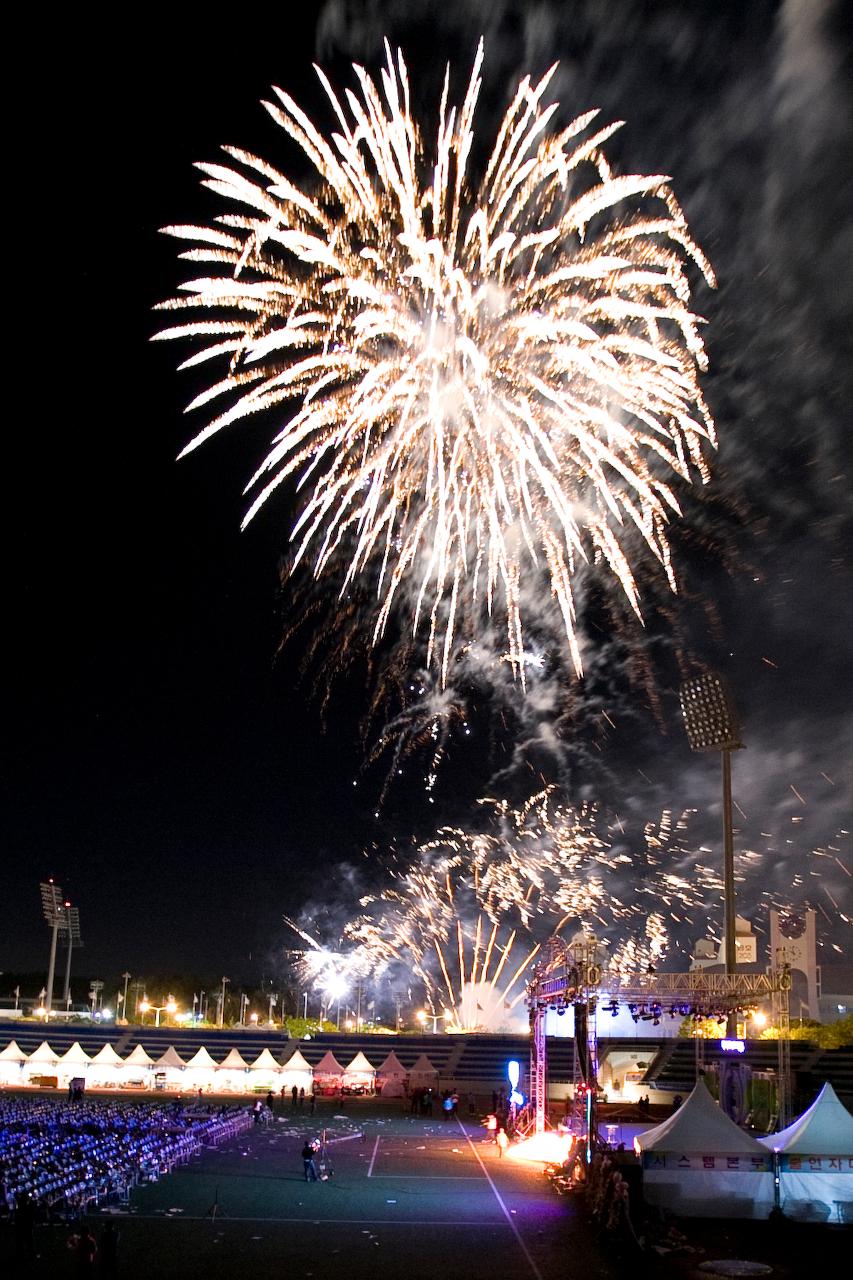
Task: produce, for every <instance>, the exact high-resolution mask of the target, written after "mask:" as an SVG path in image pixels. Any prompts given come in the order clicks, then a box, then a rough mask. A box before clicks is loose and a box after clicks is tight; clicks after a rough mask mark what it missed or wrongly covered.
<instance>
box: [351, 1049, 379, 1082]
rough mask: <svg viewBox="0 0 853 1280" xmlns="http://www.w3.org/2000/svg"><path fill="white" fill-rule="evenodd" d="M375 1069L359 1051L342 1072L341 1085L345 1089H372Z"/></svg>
mask: <svg viewBox="0 0 853 1280" xmlns="http://www.w3.org/2000/svg"><path fill="white" fill-rule="evenodd" d="M375 1080H376V1069H375V1068H374V1067H372V1066H371V1065H370V1062H369V1061H368V1060H367V1058H366V1057H365V1056H364V1054H363V1053H362V1051H361V1050H360V1049H359V1051H358V1053H357V1054H356V1055H355V1057H354V1058H353V1060H352V1062H351V1063H350V1064H349V1066H348V1067H346V1068H345V1070H344V1077H343V1083H344V1086H345V1087H346V1088H347V1089H373V1085H374V1081H375Z"/></svg>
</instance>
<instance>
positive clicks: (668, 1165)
mask: <svg viewBox="0 0 853 1280" xmlns="http://www.w3.org/2000/svg"><path fill="white" fill-rule="evenodd" d="M772 1167H773V1162H772V1157H771V1156H770V1155H769V1154H768V1155H766V1156H747V1155H736V1156H721V1155H719V1153H716V1152H715V1153H714V1155H709V1156H702V1155H683V1154H681V1155H680V1154H679V1153H678V1152H672V1151H644V1152H643V1168H644V1169H647V1170H649V1171H650V1172H654V1170H656V1169H667V1170H671V1169H680V1170H682V1171H687V1170H696V1171H698V1172H700V1173H708V1172H709V1171H713V1172H715V1173H769V1172H770V1170H771V1168H772Z"/></svg>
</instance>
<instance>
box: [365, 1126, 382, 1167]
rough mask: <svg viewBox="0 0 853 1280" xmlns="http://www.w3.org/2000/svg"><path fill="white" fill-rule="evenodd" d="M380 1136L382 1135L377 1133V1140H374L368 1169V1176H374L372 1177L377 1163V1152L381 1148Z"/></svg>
mask: <svg viewBox="0 0 853 1280" xmlns="http://www.w3.org/2000/svg"><path fill="white" fill-rule="evenodd" d="M380 1137H381V1135H380V1134H378V1133H377V1135H376V1141H375V1142H374V1144H373V1155H372V1156H371V1157H370V1166H369V1168H368V1170H367V1176H368V1178H372V1177H373V1166H374V1165H375V1164H376V1153H377V1151H378V1150H379V1142H380Z"/></svg>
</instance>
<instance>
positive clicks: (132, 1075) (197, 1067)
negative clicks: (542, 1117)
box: [0, 1040, 436, 1097]
mask: <svg viewBox="0 0 853 1280" xmlns="http://www.w3.org/2000/svg"><path fill="white" fill-rule="evenodd" d="M40 1077H41V1078H44V1077H47V1078H51V1077H56V1079H57V1082H58V1084H59V1086H60V1087H61V1088H64V1087H66V1086H67V1085H68V1084H69V1082H70V1081H71V1080H75V1079H82V1080H84V1081H85V1082H86V1084H87V1085H90V1086H93V1087H95V1088H98V1087H101V1088H121V1087H122V1086H125V1087H127V1088H139V1087H143V1088H151V1087H153V1086H154V1085H155V1083H156V1084H158V1085H160V1086H161V1087H165V1088H167V1089H173V1088H174V1089H211V1090H216V1091H217V1092H227V1093H254V1092H257V1091H258V1090H260V1089H272V1090H273V1091H274V1092H279V1091H280V1090H282V1089H285V1090H291V1089H293V1088H296V1089H304V1090H305V1092H306V1093H310V1092H311V1090H312V1089H313V1087H314V1085H315V1083H316V1085H317V1087H318V1088H320V1089H330V1088H331V1089H334V1088H339V1087H341V1086H345V1087H348V1088H364V1089H378V1090H379V1091H380V1092H381V1093H382V1094H383V1095H385V1096H386V1097H388V1096H391V1097H400V1096H402V1094H403V1092H404V1087H403V1086H404V1082H405V1081H406V1080H408V1082H409V1084H410V1085H411V1086H412V1087H418V1086H428V1085H434V1084H435V1081H436V1070H435V1067H434V1066H433V1065H432V1063H431V1062H430V1060H429V1058H428V1057H427V1056H426V1054H421V1056H420V1057H419V1058H418V1060H417V1061H416V1062H415V1063H414V1065H413V1066H412V1067H410V1068H408V1069H407V1068H406V1067H404V1066H403V1064H402V1062H401V1061H400V1059H399V1058H398V1057H397V1055H396V1053H394V1051H393V1049H392V1050H391V1052H390V1053H389V1054H388V1055H387V1057H386V1058H385V1059H384V1061H383V1062H382V1063H380V1065H379V1066H378V1067H373V1066H371V1064H370V1062H369V1061H368V1060H367V1058H366V1057H365V1055H364V1054H363V1053H362V1052H361V1051H359V1052H358V1053H357V1054H356V1055H355V1057H354V1058H353V1060H352V1062H350V1063H349V1064H348V1065H347V1066H342V1065H341V1063H340V1062H338V1060H337V1058H336V1057H335V1056H334V1054H333V1053H332V1052H331V1051H328V1052H326V1053H325V1054H324V1055H323V1057H322V1058H321V1059H320V1061H319V1062H318V1063H317V1064H316V1066H314V1067H312V1066H311V1064H310V1062H308V1061H307V1060H306V1058H305V1057H304V1056H303V1055H302V1053H300V1051H299V1050H298V1049H297V1050H296V1051H295V1052H294V1053H293V1054H292V1055H291V1056H290V1058H288V1060H287V1062H285V1063H280V1062H278V1061H277V1060H276V1059H275V1058H274V1057H273V1055H272V1053H271V1052H270V1050H269V1049H264V1050H263V1051H262V1052H261V1053H259V1054H258V1056H257V1057H256V1058H255V1059H254V1060H253V1061H251V1062H247V1061H246V1059H245V1058H244V1057H243V1056H242V1054H241V1053H240V1051H239V1049H230V1050H229V1052H228V1054H227V1056H226V1057H225V1058H224V1059H223V1061H222V1062H216V1060H215V1059H214V1058H212V1057H211V1055H210V1053H209V1052H208V1050H207V1049H206V1048H204V1047H203V1046H202V1048H200V1049H198V1050H197V1051H196V1053H194V1054H193V1056H192V1057H191V1058H188V1059H186V1060H185V1059H184V1058H182V1057H181V1056H180V1054H179V1053H178V1052H177V1050H176V1049H175V1048H174V1047H173V1046H172V1045H169V1048H168V1049H167V1050H166V1052H165V1053H162V1054H161V1055H160V1056H159V1058H152V1057H151V1056H150V1054H148V1053H147V1052H146V1051H145V1049H144V1048H143V1047H142V1045H141V1044H138V1045H136V1047H135V1048H134V1049H133V1050H132V1052H131V1053H130V1054H128V1056H127V1057H126V1058H122V1057H120V1056H119V1054H118V1053H116V1051H115V1049H114V1048H113V1046H112V1045H111V1044H105V1045H104V1046H103V1048H102V1049H99V1050H98V1052H97V1053H96V1054H94V1055H91V1056H90V1055H89V1054H88V1053H86V1051H85V1049H83V1048H82V1047H81V1045H80V1044H79V1042H78V1041H76V1040H75V1042H74V1044H73V1045H72V1046H71V1048H70V1049H68V1050H66V1052H65V1053H62V1054H59V1053H56V1052H55V1051H54V1050H53V1049H51V1047H50V1045H49V1044H48V1043H47V1041H46V1040H43V1041H42V1043H41V1044H40V1045H39V1046H38V1048H37V1049H34V1050H33V1052H32V1053H29V1054H28V1053H25V1052H24V1050H23V1049H20V1048H19V1047H18V1045H17V1044H16V1042H15V1041H14V1040H13V1041H12V1042H11V1044H8V1045H6V1047H5V1048H4V1049H2V1050H0V1084H4V1085H16V1084H18V1085H20V1084H30V1083H32V1082H34V1081H36V1080H38V1079H39V1078H40Z"/></svg>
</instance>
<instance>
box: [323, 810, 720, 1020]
mask: <svg viewBox="0 0 853 1280" xmlns="http://www.w3.org/2000/svg"><path fill="white" fill-rule="evenodd" d="M481 803H482V805H483V807H484V810H485V811H486V812H487V814H488V818H487V821H486V823H485V825H486V827H487V830H486V831H485V832H480V833H476V834H470V833H467V832H464V831H460V830H456V829H449V828H445V829H443V830H441V831H440V832H439V833H438V836H437V837H436V839H435V840H432V841H430V842H429V843H427V844H424V845H422V846H421V847H420V848H419V849H418V851H417V855H416V860H415V863H414V865H413V866H412V868H411V869H409V870H407V871H404V872H400V873H395V874H394V875H393V877H392V880H391V883H390V884H389V886H388V888H386V889H385V890H383V891H382V892H380V893H378V894H375V895H368V896H366V897H365V898H363V899H362V903H361V905H362V912H361V914H360V915H359V916H358V917H357V918H355V919H354V920H352V921H351V922H350V923H349V924H348V925H347V926H346V928H345V930H344V935H345V937H346V938H347V940H348V942H349V943H350V945H351V946H353V947H354V948H355V951H354V954H357V955H358V957H359V959H358V963H359V964H360V965H361V966H362V967H363V966H364V965H365V963H366V964H367V965H368V966H369V968H370V970H371V973H372V974H373V976H374V977H378V976H382V975H383V974H384V973H385V972H387V971H391V972H393V971H394V970H395V969H397V968H400V969H404V970H405V971H406V972H409V973H411V972H414V973H415V974H416V975H417V977H418V978H419V979H420V980H421V982H422V983H423V985H424V987H425V990H426V993H427V1000H428V1003H429V1004H430V1007H431V1008H432V1009H433V1011H434V1012H435V1013H439V1014H440V1013H443V1014H444V1015H445V1017H446V1019H447V1022H448V1025H449V1026H450V1027H451V1028H452V1029H456V1030H460V1031H474V1030H477V1029H483V1028H484V1027H485V1028H488V1029H492V1030H495V1029H498V1028H499V1027H500V1026H502V1025H503V1024H504V1023H505V1022H506V1021H507V1020H509V1019H510V1018H511V1016H512V1013H513V1010H515V1009H516V1008H517V1007H518V1006H519V1005H520V1004H521V1002H522V1001H523V999H524V995H525V990H526V984H527V982H528V980H529V976H530V969H531V965H532V964H533V962H534V960H535V959H536V956H537V955H538V953H539V951H540V948H541V946H542V944H543V943H544V942H545V941H546V940H547V939H548V938H549V937H552V936H554V935H555V934H558V933H561V932H562V931H563V930H570V931H571V932H572V933H574V931H575V930H577V929H579V928H580V929H584V930H587V931H590V932H593V931H594V932H596V933H597V934H598V935H599V936H600V937H603V938H608V939H612V940H613V941H614V942H615V943H616V944H617V945H615V946H614V948H613V955H612V960H611V968H613V969H614V970H616V971H622V970H624V969H626V968H632V969H634V970H636V969H637V968H639V967H642V968H643V969H645V967H646V966H647V965H648V964H650V963H652V962H653V961H657V960H659V959H660V958H661V957H662V956H663V955H664V954H665V952H666V949H667V945H668V942H669V932H668V928H667V922H666V921H665V919H664V913H665V912H667V913H668V912H669V911H670V909H671V908H672V905H673V903H677V904H678V906H679V909H681V910H684V909H686V908H687V907H689V906H691V905H694V904H695V903H696V901H697V900H698V898H697V892H696V890H695V889H694V888H693V887H692V886H691V885H690V883H688V881H687V880H684V879H679V878H678V877H676V876H673V875H670V873H669V871H668V869H667V868H666V867H662V868H661V869H658V868H657V867H656V861H657V860H660V861H661V862H662V863H663V862H667V857H666V855H670V854H671V853H672V846H674V845H675V846H678V845H679V844H680V842H681V838H682V834H683V832H684V830H685V829H686V823H687V816H686V815H682V817H681V819H680V820H679V821H678V822H677V823H673V821H672V818H671V816H670V815H669V814H668V813H665V814H664V816H663V818H662V819H661V822H660V823H659V824H650V825H649V826H648V827H647V828H646V832H645V838H644V842H643V851H642V855H641V856H640V857H639V858H635V857H633V856H632V855H630V854H629V853H627V852H626V851H625V848H624V845H620V844H619V843H617V842H616V841H614V839H613V837H612V833H611V832H610V831H609V830H608V828H607V826H606V824H605V823H603V821H602V819H601V816H600V813H599V811H598V810H597V808H596V807H595V806H582V807H580V808H573V807H570V806H566V805H561V804H558V803H557V802H556V799H555V792H554V789H553V788H547V789H545V790H543V791H541V792H538V793H537V794H536V795H534V796H531V797H530V799H529V800H527V801H526V802H525V803H524V804H523V805H521V806H520V807H519V808H516V809H514V808H512V807H511V806H510V805H509V804H508V803H507V802H506V801H504V800H488V799H486V800H483V801H482V802H481ZM640 863H642V870H643V871H645V872H646V873H647V874H648V876H649V879H648V880H646V879H645V877H644V875H643V874H641V868H640V865H639V864H640ZM626 871H629V872H630V874H627V875H626ZM664 885H666V892H667V895H668V896H667V898H666V899H663V898H661V896H660V895H661V894H662V893H663V887H664ZM620 888H621V890H622V892H621V894H620V892H619V891H618V890H619V889H620ZM646 890H648V892H649V893H651V894H652V895H653V897H654V898H655V905H654V906H652V907H651V908H650V905H649V899H648V897H647V896H646V892H645V891H646Z"/></svg>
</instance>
